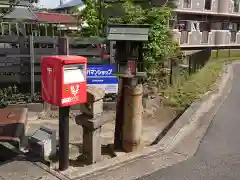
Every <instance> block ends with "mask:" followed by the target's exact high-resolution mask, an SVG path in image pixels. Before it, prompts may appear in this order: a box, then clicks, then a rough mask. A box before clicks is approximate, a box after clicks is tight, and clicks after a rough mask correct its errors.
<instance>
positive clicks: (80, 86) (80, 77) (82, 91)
mask: <svg viewBox="0 0 240 180" xmlns="http://www.w3.org/2000/svg"><path fill="white" fill-rule="evenodd" d="M86 69H87V58H85V57H81V56H45V57H42V61H41V74H42V98H43V100H44V101H46V102H47V103H48V104H53V105H56V106H59V107H65V106H71V105H73V104H80V103H85V102H86V100H87V84H86V76H87V73H86Z"/></svg>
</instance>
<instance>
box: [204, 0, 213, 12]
mask: <svg viewBox="0 0 240 180" xmlns="http://www.w3.org/2000/svg"><path fill="white" fill-rule="evenodd" d="M211 9H212V0H205V10H211Z"/></svg>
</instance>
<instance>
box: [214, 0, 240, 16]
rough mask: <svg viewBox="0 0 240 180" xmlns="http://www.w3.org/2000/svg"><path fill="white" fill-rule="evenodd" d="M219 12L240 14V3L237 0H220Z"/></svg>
mask: <svg viewBox="0 0 240 180" xmlns="http://www.w3.org/2000/svg"><path fill="white" fill-rule="evenodd" d="M218 13H220V14H226V15H234V16H240V4H239V3H238V2H237V0H218Z"/></svg>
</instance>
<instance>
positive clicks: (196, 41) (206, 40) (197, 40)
mask: <svg viewBox="0 0 240 180" xmlns="http://www.w3.org/2000/svg"><path fill="white" fill-rule="evenodd" d="M173 38H174V40H176V41H177V42H178V43H179V44H180V46H181V47H198V46H199V47H202V46H214V45H215V31H210V32H209V31H202V32H200V31H192V32H189V31H186V30H185V31H181V32H180V31H178V30H176V29H175V30H173ZM239 40H240V37H239Z"/></svg>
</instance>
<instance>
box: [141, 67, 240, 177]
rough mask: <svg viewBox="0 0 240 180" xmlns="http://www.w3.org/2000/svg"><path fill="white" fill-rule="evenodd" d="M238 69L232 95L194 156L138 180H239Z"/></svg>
mask: <svg viewBox="0 0 240 180" xmlns="http://www.w3.org/2000/svg"><path fill="white" fill-rule="evenodd" d="M239 77H240V65H235V67H234V79H233V87H232V91H231V92H230V94H229V95H228V97H227V99H226V100H225V101H224V103H223V105H222V106H221V107H220V109H219V111H218V112H217V114H216V116H215V117H214V119H213V121H212V123H211V125H210V127H209V129H208V131H207V133H206V134H205V136H204V138H203V140H202V142H201V143H200V146H199V148H198V150H197V152H196V154H195V155H194V156H193V157H192V158H190V159H188V160H187V161H184V162H182V163H179V164H176V165H173V166H171V167H168V168H165V169H161V170H159V171H156V172H154V173H152V174H149V175H146V176H144V177H141V178H139V179H138V180H239V179H240V78H239Z"/></svg>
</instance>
